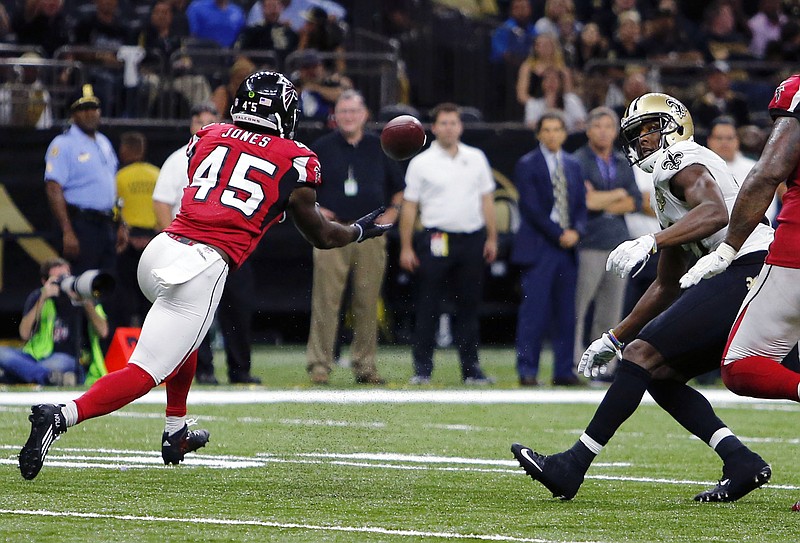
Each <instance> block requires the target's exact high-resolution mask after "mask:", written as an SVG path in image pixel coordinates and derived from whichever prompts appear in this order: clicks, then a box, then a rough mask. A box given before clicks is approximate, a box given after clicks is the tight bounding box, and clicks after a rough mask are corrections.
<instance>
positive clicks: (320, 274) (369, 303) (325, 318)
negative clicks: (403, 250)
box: [306, 237, 386, 381]
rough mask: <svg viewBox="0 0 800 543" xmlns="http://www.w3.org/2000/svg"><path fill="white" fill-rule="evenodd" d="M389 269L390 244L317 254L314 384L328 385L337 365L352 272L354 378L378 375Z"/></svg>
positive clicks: (310, 355) (311, 355)
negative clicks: (383, 287) (381, 310)
mask: <svg viewBox="0 0 800 543" xmlns="http://www.w3.org/2000/svg"><path fill="white" fill-rule="evenodd" d="M385 269H386V239H385V238H383V237H378V238H372V239H368V240H366V241H364V242H362V243H351V244H350V245H347V246H345V247H340V248H338V249H325V250H322V249H314V282H313V290H312V294H311V329H310V331H309V334H308V346H307V350H306V358H307V360H308V368H307V369H308V372H309V374H311V377H312V379H314V380H317V381H324V380H326V379H327V374H328V373H330V371H331V368H332V366H333V351H334V346H335V342H336V334H337V331H338V328H339V309H340V308H341V306H342V297H343V295H344V290H345V287H346V286H347V278H348V276H349V275H350V274H351V273H352V288H351V291H352V309H353V344H352V345H351V349H350V351H351V357H352V367H353V373H354V374H355V375H356V376H358V377H369V376H374V375H377V369H376V367H375V355H376V353H377V350H378V298H379V297H380V292H381V285H382V283H383V276H384V271H385Z"/></svg>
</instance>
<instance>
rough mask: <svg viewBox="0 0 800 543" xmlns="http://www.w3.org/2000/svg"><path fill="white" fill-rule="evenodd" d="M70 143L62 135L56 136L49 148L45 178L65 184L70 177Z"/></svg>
mask: <svg viewBox="0 0 800 543" xmlns="http://www.w3.org/2000/svg"><path fill="white" fill-rule="evenodd" d="M68 154H69V153H68V144H67V142H66V141H65V140H64V138H62V137H60V136H59V137H56V138H55V139H54V140H53V141H52V142H51V143H50V146H49V147H48V148H47V155H46V158H45V170H44V180H45V181H55V182H56V183H58V184H59V185H62V186H63V185H64V183H65V182H66V180H67V179H69V160H68V158H67V155H68Z"/></svg>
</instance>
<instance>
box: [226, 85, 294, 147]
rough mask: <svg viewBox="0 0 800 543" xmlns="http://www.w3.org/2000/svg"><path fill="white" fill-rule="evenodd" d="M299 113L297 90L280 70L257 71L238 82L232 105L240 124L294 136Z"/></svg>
mask: <svg viewBox="0 0 800 543" xmlns="http://www.w3.org/2000/svg"><path fill="white" fill-rule="evenodd" d="M298 113H299V108H298V97H297V90H296V89H295V87H294V85H293V84H292V82H291V81H289V79H287V78H286V77H285V76H284V75H283V74H280V73H278V72H268V71H263V72H255V73H252V74H250V75H249V76H247V78H246V79H245V80H244V81H242V84H241V85H239V89H238V90H237V91H236V95H235V96H234V99H233V105H232V106H231V118H232V119H233V121H234V123H236V124H237V125H240V124H241V125H245V126H247V127H252V128H254V129H256V130H258V131H262V132H271V133H274V134H277V135H278V136H280V137H282V138H287V139H294V130H295V126H296V124H297V115H298Z"/></svg>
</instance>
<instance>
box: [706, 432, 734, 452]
mask: <svg viewBox="0 0 800 543" xmlns="http://www.w3.org/2000/svg"><path fill="white" fill-rule="evenodd" d="M732 435H733V432H731V431H730V429H729V428H728V427H727V426H723V427H722V428H720V429H719V430H717V431H716V432H714V435H712V436H711V439H709V440H708V446H709V447H711V448H712V449H714V450H716V449H717V445H719V444H720V442H721V441H722V440H723V439H725V438H726V437H728V436H732Z"/></svg>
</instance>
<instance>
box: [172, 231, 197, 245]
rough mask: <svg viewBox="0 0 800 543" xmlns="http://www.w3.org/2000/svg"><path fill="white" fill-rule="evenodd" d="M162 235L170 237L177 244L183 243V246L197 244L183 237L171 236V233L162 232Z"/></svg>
mask: <svg viewBox="0 0 800 543" xmlns="http://www.w3.org/2000/svg"><path fill="white" fill-rule="evenodd" d="M164 233H165V234H166V235H168V236H169V237H171V238H172V239H174V240H175V241H177V242H178V243H183V244H184V245H195V244H197V243H198V242H197V241H195V240H193V239H189V238H187V237H184V236H179V235H178V234H173V233H172V232H164Z"/></svg>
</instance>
